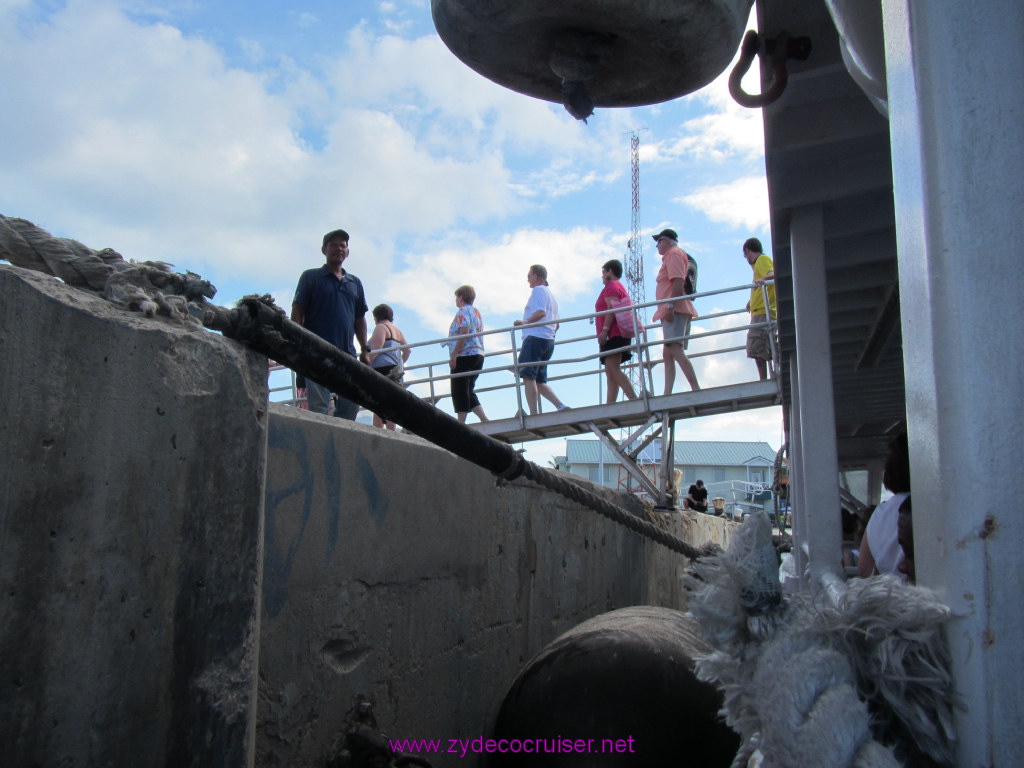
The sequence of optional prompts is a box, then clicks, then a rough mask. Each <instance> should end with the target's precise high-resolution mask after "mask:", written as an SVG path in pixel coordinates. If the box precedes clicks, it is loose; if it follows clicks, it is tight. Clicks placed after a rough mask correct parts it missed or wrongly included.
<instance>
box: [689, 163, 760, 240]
mask: <svg viewBox="0 0 1024 768" xmlns="http://www.w3.org/2000/svg"><path fill="white" fill-rule="evenodd" d="M675 201H676V202H679V203H683V204H684V205H687V206H689V207H691V208H696V209H697V210H698V211H701V212H702V213H703V214H704V215H706V216H707V217H708V218H709V219H711V220H712V221H714V222H718V223H719V224H726V225H728V226H730V227H733V228H736V229H748V230H755V231H765V230H767V229H768V225H769V223H770V222H769V207H768V182H767V180H766V179H765V177H764V176H745V177H743V178H740V179H736V180H735V181H730V182H728V183H726V184H715V185H712V186H708V187H701V188H700V189H697V190H695V191H693V192H691V193H690V194H688V195H683V196H682V197H678V198H675Z"/></svg>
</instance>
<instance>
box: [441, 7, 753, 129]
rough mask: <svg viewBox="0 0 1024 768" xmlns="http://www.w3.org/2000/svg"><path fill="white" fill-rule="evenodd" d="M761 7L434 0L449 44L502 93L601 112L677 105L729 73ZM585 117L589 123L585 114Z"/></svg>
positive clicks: (463, 59)
mask: <svg viewBox="0 0 1024 768" xmlns="http://www.w3.org/2000/svg"><path fill="white" fill-rule="evenodd" d="M752 5H753V0H512V1H510V0H431V2H430V10H431V13H432V15H433V18H434V26H435V27H436V28H437V32H438V34H439V35H440V36H441V39H442V40H443V41H444V43H445V45H447V46H448V48H449V49H450V50H451V51H452V53H454V54H455V55H456V56H458V57H459V58H460V59H461V60H462V61H463V62H465V63H466V64H467V65H468V66H470V67H471V68H472V69H474V70H476V71H477V72H479V73H480V74H482V75H484V76H485V77H487V78H489V79H491V80H493V81H494V82H496V83H499V84H500V85H504V86H505V87H507V88H511V89H512V90H514V91H518V92H520V93H525V94H527V95H529V96H535V97H537V98H540V99H546V100H548V101H555V102H560V103H564V104H565V105H566V108H567V109H569V111H570V112H572V113H573V114H574V115H575V116H576V117H580V115H578V114H576V112H575V111H574V109H575V110H579V109H580V107H574V106H572V104H571V103H570V102H571V100H572V99H573V98H574V94H577V96H576V97H575V98H578V91H579V90H580V89H583V90H584V91H585V96H586V97H587V99H588V100H589V102H591V103H592V104H593V106H598V107H633V106H640V105H643V104H655V103H658V102H662V101H668V100H669V99H674V98H677V97H679V96H682V95H685V94H687V93H692V92H693V91H695V90H697V89H699V88H702V87H703V86H705V85H707V84H708V83H710V82H711V81H712V80H714V79H715V78H716V77H717V76H718V75H719V74H721V73H722V72H723V71H724V70H725V68H726V67H727V66H729V62H730V61H732V58H733V56H734V55H735V53H736V51H737V50H738V48H739V45H740V40H741V39H742V37H743V29H744V26H745V24H746V21H747V17H748V15H749V13H750V7H751V6H752ZM584 116H585V115H584Z"/></svg>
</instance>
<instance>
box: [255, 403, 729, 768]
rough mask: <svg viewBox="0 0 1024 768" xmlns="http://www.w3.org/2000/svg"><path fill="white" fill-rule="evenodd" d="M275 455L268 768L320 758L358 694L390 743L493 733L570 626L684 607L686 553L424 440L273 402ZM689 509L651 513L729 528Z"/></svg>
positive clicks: (264, 738)
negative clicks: (520, 683)
mask: <svg viewBox="0 0 1024 768" xmlns="http://www.w3.org/2000/svg"><path fill="white" fill-rule="evenodd" d="M267 461H268V469H267V486H266V544H265V550H264V551H265V566H264V590H263V623H262V626H261V655H260V701H259V722H258V727H257V764H258V765H261V766H278V765H288V766H311V765H322V764H324V762H325V761H326V760H327V759H328V758H329V757H331V756H332V743H333V749H336V748H337V743H336V738H337V737H338V735H339V734H340V733H341V732H342V731H343V729H344V725H345V716H346V713H347V712H348V711H349V709H350V708H351V707H352V706H353V705H354V703H355V701H356V699H357V697H360V696H362V697H364V698H366V699H368V700H370V701H372V702H373V705H374V714H375V716H376V718H377V721H378V723H379V726H380V729H381V730H382V731H384V732H385V733H386V734H387V735H388V736H390V737H392V738H396V739H449V738H463V739H466V738H473V737H475V736H479V735H481V734H486V733H487V732H488V729H489V727H490V725H491V722H490V721H491V718H492V717H493V716H494V714H495V713H496V712H497V709H498V706H499V704H500V702H501V699H502V698H503V696H504V694H505V691H506V689H507V687H508V686H509V684H510V683H511V682H512V680H513V679H514V677H515V675H516V674H517V673H518V671H519V669H520V668H521V667H522V665H523V664H524V663H525V662H526V661H528V660H529V659H530V658H531V657H532V656H533V655H534V654H535V653H537V652H538V651H539V650H540V649H541V648H542V647H543V646H545V645H546V644H547V643H549V642H550V641H552V640H553V639H554V638H555V637H557V636H558V635H559V634H561V633H562V632H564V631H565V630H567V629H569V628H571V627H573V626H575V625H576V624H578V623H580V622H581V621H584V620H586V619H588V618H590V617H592V616H595V615H597V614H599V613H603V612H605V611H609V610H612V609H615V608H619V607H623V606H628V605H639V604H655V605H666V606H671V607H677V608H681V607H684V604H685V595H684V593H683V591H682V589H681V586H680V580H679V576H680V574H681V572H682V568H683V567H684V565H685V563H686V561H685V560H684V559H683V558H681V557H680V556H679V555H677V554H675V553H673V552H671V551H669V550H667V549H665V548H664V547H662V546H660V545H658V544H655V543H653V542H651V541H649V540H647V539H645V538H643V537H641V536H639V535H637V534H635V533H632V532H630V531H628V530H627V529H625V528H623V527H621V526H619V525H617V524H615V523H613V522H612V521H610V520H607V519H606V518H604V517H601V516H599V515H597V514H596V513H594V512H592V511H590V510H587V509H585V508H582V507H579V506H578V505H576V504H574V503H572V502H570V501H568V500H566V499H563V498H562V497H560V496H557V495H555V494H553V493H550V492H548V491H545V490H543V489H541V488H539V487H536V486H534V485H532V484H531V483H529V482H527V481H516V482H514V483H512V484H503V483H499V482H498V481H497V480H496V479H495V477H494V476H492V475H491V474H490V473H488V472H486V471H484V470H481V469H478V468H476V467H474V466H472V465H471V464H469V463H468V462H465V461H462V460H460V459H458V458H456V457H454V456H453V455H451V454H449V453H447V452H446V451H443V450H441V449H439V448H436V447H434V446H432V445H430V444H429V443H426V442H425V441H422V440H420V439H419V438H416V437H412V436H404V435H395V434H394V433H387V432H385V431H383V430H379V429H373V428H370V427H364V426H363V425H359V424H352V423H351V422H342V423H339V422H338V421H337V420H333V419H330V418H328V417H323V416H318V415H315V414H309V413H307V412H305V411H298V410H296V409H291V408H286V407H283V406H274V405H272V406H271V415H270V430H269V436H268V454H267ZM583 482H584V483H586V481H583ZM588 485H589V484H588ZM619 498H620V500H621V501H622V502H623V503H626V504H628V503H629V502H633V503H634V504H635V506H634V509H636V510H637V511H639V510H641V507H640V505H639V502H636V500H635V499H633V498H632V497H619ZM685 514H686V515H687V517H685V519H680V516H679V515H675V516H674V518H675V520H674V521H673V522H669V521H668V517H667V516H660V515H659V516H657V518H658V519H659V521H660V522H662V523H663V524H664V525H666V526H670V527H671V528H672V529H673V531H674V532H675V533H677V535H680V536H683V537H686V538H688V539H690V540H693V541H696V542H698V543H702V542H704V541H707V540H716V541H722V540H723V537H724V536H725V535H726V532H727V531H728V526H727V525H724V524H723V521H721V520H716V519H714V518H712V517H709V516H707V515H695V514H693V513H685ZM445 743H446V744H447V742H445ZM428 759H430V760H431V762H432V763H433V764H434V765H435V766H444V765H454V764H456V763H457V762H458V760H457V759H455V758H454V757H453V756H450V755H430V756H429V758H428Z"/></svg>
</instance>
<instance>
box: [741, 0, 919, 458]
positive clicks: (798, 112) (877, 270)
mask: <svg viewBox="0 0 1024 768" xmlns="http://www.w3.org/2000/svg"><path fill="white" fill-rule="evenodd" d="M867 5H870V4H867ZM757 8H758V27H759V29H760V30H761V31H762V32H763V33H764V34H766V35H767V36H768V37H773V36H775V35H777V34H779V33H780V32H782V31H784V30H785V31H788V33H789V34H791V35H806V36H808V37H810V38H811V42H812V50H811V55H810V56H809V57H808V59H807V60H806V61H793V60H790V61H789V62H787V66H788V70H789V82H788V84H787V86H786V90H785V92H784V93H783V95H782V97H781V98H780V99H779V100H778V101H777V102H775V103H774V104H771V105H769V106H767V107H765V108H764V109H763V115H764V132H765V165H766V171H767V177H768V196H769V202H770V208H771V230H772V242H771V251H770V255H771V256H772V258H773V260H774V262H775V276H776V290H777V295H778V304H779V334H780V347H781V357H782V361H781V362H782V365H781V373H782V385H783V404H784V408H786V409H787V410H788V408H789V407H790V405H791V404H792V381H791V380H790V377H791V371H790V366H789V364H788V361H789V359H790V358H791V357H793V356H794V355H795V351H796V325H795V320H794V285H793V262H792V256H793V253H792V243H791V230H790V223H791V216H792V214H793V212H794V211H795V210H797V209H800V208H808V207H813V206H820V207H821V210H822V218H823V227H824V232H823V235H824V256H825V272H826V284H827V292H828V307H827V312H828V327H829V338H830V352H831V370H832V386H833V400H834V405H835V424H836V438H837V451H838V457H839V463H840V466H857V465H860V464H863V463H864V462H865V461H866V460H870V459H873V458H877V457H879V456H884V455H885V453H886V448H887V445H888V442H889V440H890V439H891V437H892V435H893V433H894V432H897V431H899V430H901V429H904V428H905V421H906V398H905V393H904V377H903V345H902V337H901V332H900V301H899V286H898V270H897V260H896V224H895V208H894V204H893V176H892V160H891V156H890V139H889V122H888V120H887V118H886V117H885V116H884V115H883V114H881V113H880V112H879V111H878V110H877V109H876V108H875V107H874V105H873V104H872V103H871V101H869V99H868V97H867V96H866V95H865V94H864V92H863V91H862V90H861V88H860V87H859V86H858V85H857V83H856V82H855V81H854V80H853V78H852V77H851V76H850V74H849V73H848V72H847V70H846V67H845V66H844V64H843V60H842V56H841V53H840V44H839V35H838V33H837V32H836V27H835V25H834V24H833V21H832V18H831V17H830V15H829V12H828V10H827V8H826V6H825V3H797V2H773V1H771V0H769V1H768V2H759V3H758V5H757ZM868 10H870V9H868ZM876 11H877V9H876ZM878 12H879V13H880V11H878ZM880 24H881V20H880V18H879V30H880ZM879 33H880V31H879ZM766 246H767V244H766Z"/></svg>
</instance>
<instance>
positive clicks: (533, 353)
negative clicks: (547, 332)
mask: <svg viewBox="0 0 1024 768" xmlns="http://www.w3.org/2000/svg"><path fill="white" fill-rule="evenodd" d="M554 352H555V340H554V339H542V338H541V337H540V336H527V337H526V338H525V339H523V348H522V349H521V350H519V364H520V365H522V364H523V363H546V362H547V361H548V360H550V359H551V355H552V354H554ZM519 375H520V376H521V377H522V378H524V379H536V380H537V383H538V384H547V382H548V367H547V366H546V365H528V366H526V367H525V368H520V369H519Z"/></svg>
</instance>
